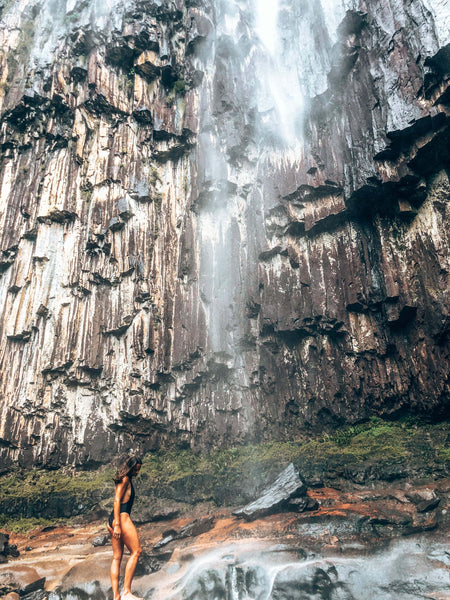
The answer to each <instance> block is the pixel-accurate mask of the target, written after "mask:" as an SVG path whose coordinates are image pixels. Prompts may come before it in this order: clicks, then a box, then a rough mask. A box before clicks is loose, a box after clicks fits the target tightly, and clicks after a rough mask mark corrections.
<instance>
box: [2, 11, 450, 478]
mask: <svg viewBox="0 0 450 600" xmlns="http://www.w3.org/2000/svg"><path fill="white" fill-rule="evenodd" d="M333 4H334V5H333ZM0 7H1V8H0V10H1V11H2V14H1V16H2V24H1V32H0V36H1V48H2V50H1V55H0V69H1V84H0V86H1V87H0V90H1V96H2V97H1V174H0V177H1V179H0V181H1V199H0V202H1V215H0V219H1V226H0V227H1V230H0V239H1V256H0V272H1V278H0V298H1V307H2V320H1V323H0V328H1V337H0V361H1V388H0V393H1V398H0V456H1V461H2V465H4V468H8V467H9V466H10V465H11V464H13V463H14V461H17V460H19V462H20V464H23V465H30V464H45V465H48V466H56V465H61V464H66V463H68V464H83V465H89V464H97V463H100V462H105V461H108V460H109V459H110V458H111V456H112V454H113V453H115V452H117V451H120V450H123V449H127V448H139V449H141V450H146V449H150V448H154V447H156V446H157V445H158V444H161V443H164V444H169V443H170V444H176V445H178V446H180V445H191V446H196V447H205V446H208V445H211V444H215V445H220V444H231V443H239V442H242V441H246V440H254V439H261V438H271V437H277V438H283V437H286V436H291V435H295V434H296V433H297V432H298V431H300V430H304V431H308V430H311V429H322V428H324V427H329V426H333V425H335V424H343V423H351V422H354V421H356V420H358V419H362V418H367V417H368V416H370V415H371V414H383V415H390V414H398V413H400V412H402V411H425V412H427V413H428V414H430V415H436V416H439V415H442V414H443V412H444V411H445V407H446V406H448V404H447V402H448V397H449V380H448V345H447V343H448V331H449V316H448V315H449V297H448V270H449V258H448V256H449V255H448V234H447V231H448V210H449V209H448V198H449V194H450V181H449V175H448V173H449V167H450V152H449V141H450V140H449V137H450V129H449V104H450V95H449V91H448V82H449V73H450V46H449V42H450V35H449V31H450V9H449V7H448V5H447V3H446V2H445V1H440V0H436V1H434V2H429V1H428V0H413V1H411V2H404V1H400V0H382V2H375V1H373V0H366V1H364V0H360V1H358V0H346V1H345V2H344V1H343V0H342V2H341V1H338V0H336V1H335V2H334V3H330V2H325V1H322V3H321V2H319V1H317V2H316V1H315V2H312V1H311V0H302V1H301V2H299V1H298V0H297V1H294V0H283V1H281V0H280V2H279V5H277V7H276V8H277V12H276V15H275V16H276V19H277V22H278V27H273V28H272V30H267V31H266V34H264V28H263V27H262V25H261V24H259V25H258V22H259V21H258V19H259V17H260V16H261V15H260V12H261V11H259V12H258V2H257V1H256V0H255V1H254V2H252V1H251V0H248V2H239V3H238V2H236V3H235V2H234V1H232V0H228V1H225V0H197V1H193V0H173V1H172V0H147V1H140V0H126V1H122V2H118V1H116V0H109V2H104V1H103V2H102V1H100V0H91V1H86V2H75V1H73V0H66V2H53V1H52V0H11V1H9V2H8V1H5V0H3V2H0ZM258 15H259V16H258ZM265 35H266V37H265Z"/></svg>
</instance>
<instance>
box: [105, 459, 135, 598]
mask: <svg viewBox="0 0 450 600" xmlns="http://www.w3.org/2000/svg"><path fill="white" fill-rule="evenodd" d="M141 466H142V460H141V459H140V458H138V457H137V456H130V458H129V459H128V460H127V461H126V462H125V463H124V464H123V465H122V466H121V467H120V469H119V470H118V471H117V474H116V476H115V478H114V482H115V484H116V492H115V495H114V509H113V511H112V512H111V514H110V515H109V520H108V531H109V533H110V534H111V538H112V547H113V561H112V564H111V585H112V590H113V594H114V600H120V593H119V572H120V563H121V562H122V556H123V547H124V545H125V546H126V547H127V548H128V550H129V551H130V558H129V559H128V562H127V566H126V568H125V580H124V583H123V593H122V600H142V599H141V598H137V597H136V596H134V595H133V594H132V593H131V581H132V579H133V575H134V571H135V570H136V565H137V562H138V559H139V557H140V555H141V554H142V548H141V545H140V543H139V537H138V534H137V531H136V527H135V526H134V525H133V521H132V520H131V517H130V515H131V509H132V507H133V502H134V487H133V477H134V476H135V475H137V474H138V473H139V470H140V468H141Z"/></svg>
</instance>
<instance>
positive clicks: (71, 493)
mask: <svg viewBox="0 0 450 600" xmlns="http://www.w3.org/2000/svg"><path fill="white" fill-rule="evenodd" d="M449 434H450V427H449V422H448V421H447V422H442V423H438V424H427V423H421V422H419V421H417V420H415V419H411V418H409V419H408V418H407V419H403V420H399V421H394V422H393V421H383V420H381V419H378V418H372V419H371V420H370V421H369V422H367V423H362V424H358V425H354V426H351V427H346V428H343V429H340V430H337V431H336V432H335V433H333V434H330V435H323V436H321V437H317V438H314V439H309V440H307V439H305V438H303V439H298V440H291V441H285V442H279V441H273V442H265V443H261V444H248V445H245V446H237V447H234V448H228V449H224V450H216V451H213V452H211V453H209V454H195V453H194V452H192V451H191V450H187V449H184V450H177V449H170V450H160V451H159V452H156V453H152V454H148V455H147V456H146V457H145V458H144V464H143V467H142V470H141V475H140V478H139V479H140V482H139V488H140V496H141V497H142V498H144V499H147V500H148V501H150V499H151V498H155V497H158V498H160V499H165V498H166V499H175V500H179V501H186V502H190V503H195V502H201V501H205V500H208V501H214V502H215V503H216V504H217V505H227V504H228V505H236V504H239V503H242V502H245V501H247V500H248V499H249V498H251V497H254V494H255V493H257V490H258V489H260V488H261V486H262V485H264V484H265V483H267V482H268V481H270V480H271V479H273V477H274V476H275V475H277V474H278V473H279V472H280V471H281V470H282V469H283V468H284V467H285V466H286V465H287V464H289V463H290V462H293V463H294V464H295V465H296V466H297V467H298V469H299V470H300V473H301V474H302V476H303V477H305V478H306V480H308V479H310V478H312V477H317V476H319V477H320V478H321V479H322V480H323V481H324V483H325V484H327V483H331V484H332V482H333V481H334V480H335V479H336V478H343V479H349V480H351V481H357V482H364V481H366V480H375V479H381V480H383V479H388V480H389V479H395V478H399V477H405V476H410V477H420V478H424V477H425V478H426V477H436V476H444V475H445V474H448V468H449V466H450V448H449V444H448V440H449ZM361 474H362V476H361ZM112 478H113V469H111V468H101V469H99V470H98V471H96V472H78V473H74V474H67V473H64V472H63V471H45V470H36V471H32V472H26V473H20V472H19V471H16V472H14V473H11V474H10V475H8V476H4V477H2V478H0V514H1V513H4V519H1V520H0V523H1V525H2V526H3V527H6V529H8V530H10V531H24V530H26V529H27V528H32V527H36V526H43V525H46V524H48V520H49V519H53V522H54V521H55V520H57V521H58V522H59V521H61V520H62V519H68V518H69V517H71V516H73V515H77V514H83V513H86V512H89V511H90V510H93V509H95V508H97V507H98V505H99V503H102V505H105V504H108V502H109V504H108V508H110V506H111V505H112V495H113V483H112Z"/></svg>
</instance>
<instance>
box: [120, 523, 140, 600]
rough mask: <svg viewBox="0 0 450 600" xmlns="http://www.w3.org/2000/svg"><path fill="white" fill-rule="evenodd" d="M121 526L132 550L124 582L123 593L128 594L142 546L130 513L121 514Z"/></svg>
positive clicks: (123, 535)
mask: <svg viewBox="0 0 450 600" xmlns="http://www.w3.org/2000/svg"><path fill="white" fill-rule="evenodd" d="M120 527H121V529H122V540H123V542H124V544H125V545H126V547H127V548H128V550H129V551H130V558H129V559H128V562H127V566H126V567H125V580H124V583H123V593H124V594H128V593H131V582H132V580H133V575H134V572H135V570H136V565H137V562H138V559H139V557H140V555H141V554H142V548H141V544H140V543H139V537H138V534H137V531H136V527H135V526H134V524H133V521H132V520H131V519H130V515H129V514H127V513H122V514H121V515H120Z"/></svg>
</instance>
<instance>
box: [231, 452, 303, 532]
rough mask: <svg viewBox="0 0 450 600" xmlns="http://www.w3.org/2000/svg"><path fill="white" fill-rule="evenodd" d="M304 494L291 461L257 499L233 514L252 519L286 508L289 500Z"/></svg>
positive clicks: (300, 481) (301, 483)
mask: <svg viewBox="0 0 450 600" xmlns="http://www.w3.org/2000/svg"><path fill="white" fill-rule="evenodd" d="M305 494H306V485H305V484H304V483H303V481H302V480H301V479H300V475H299V473H298V471H297V470H296V469H295V467H294V465H293V464H292V463H291V464H290V465H289V466H288V467H286V469H284V471H282V472H281V473H280V474H279V475H278V477H277V478H276V480H275V481H274V482H273V483H272V485H270V486H269V487H268V488H266V489H265V490H264V491H263V493H262V494H261V496H260V497H259V498H258V499H257V500H255V501H254V502H251V503H250V504H247V506H244V508H240V509H239V510H236V511H234V512H233V514H234V515H235V516H236V517H243V518H244V519H246V520H247V521H252V520H253V519H258V518H260V517H264V516H266V515H270V514H273V513H277V512H280V511H282V510H284V509H286V507H287V506H288V503H289V500H291V499H292V498H298V497H300V496H304V495H305Z"/></svg>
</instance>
